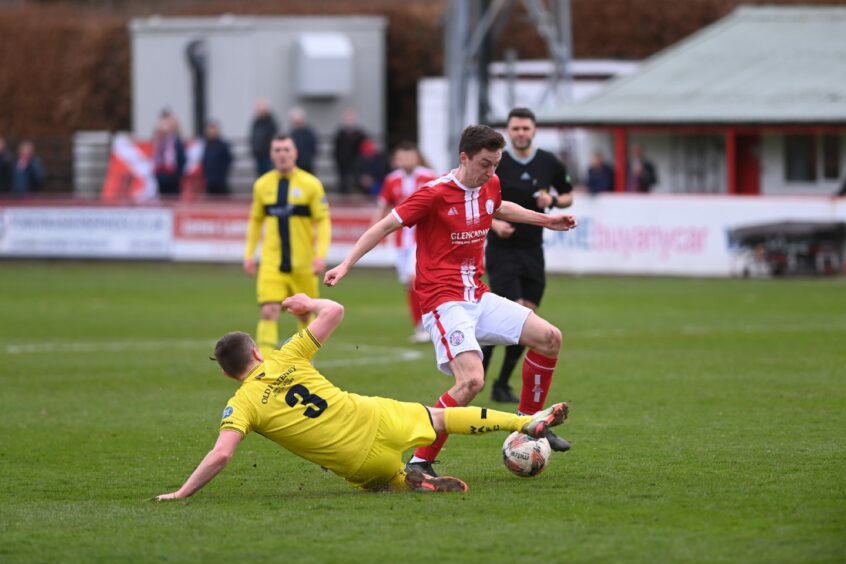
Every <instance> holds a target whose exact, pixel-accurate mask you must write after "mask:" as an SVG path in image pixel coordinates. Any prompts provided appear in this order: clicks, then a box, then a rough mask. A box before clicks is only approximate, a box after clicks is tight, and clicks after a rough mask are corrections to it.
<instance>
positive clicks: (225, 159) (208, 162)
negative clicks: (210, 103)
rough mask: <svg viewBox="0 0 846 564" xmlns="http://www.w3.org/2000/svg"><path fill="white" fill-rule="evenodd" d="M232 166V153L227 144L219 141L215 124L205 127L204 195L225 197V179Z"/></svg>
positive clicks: (212, 122)
mask: <svg viewBox="0 0 846 564" xmlns="http://www.w3.org/2000/svg"><path fill="white" fill-rule="evenodd" d="M230 165H232V151H231V150H230V148H229V143H227V142H226V141H224V140H223V139H221V137H220V127H219V126H218V124H217V122H214V121H210V122H209V123H208V124H207V125H206V137H205V146H204V148H203V177H204V178H205V180H206V193H207V194H215V195H218V196H225V195H226V194H228V193H229V186H228V185H227V177H228V176H229V167H230Z"/></svg>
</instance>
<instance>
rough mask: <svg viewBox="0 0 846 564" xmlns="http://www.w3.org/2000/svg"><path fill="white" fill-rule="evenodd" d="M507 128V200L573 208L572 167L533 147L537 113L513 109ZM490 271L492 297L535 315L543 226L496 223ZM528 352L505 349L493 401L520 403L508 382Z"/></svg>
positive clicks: (503, 171) (541, 282) (502, 177)
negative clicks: (521, 305)
mask: <svg viewBox="0 0 846 564" xmlns="http://www.w3.org/2000/svg"><path fill="white" fill-rule="evenodd" d="M506 128H507V133H508V139H509V141H510V146H509V147H508V148H507V149H506V150H505V152H504V153H503V155H502V160H501V161H500V163H499V166H498V167H497V169H496V174H497V176H499V181H500V183H501V184H502V199H503V200H508V201H509V202H514V203H516V204H519V205H521V206H523V207H524V208H526V209H529V210H535V211H538V212H541V213H543V212H544V211H546V210H547V209H549V208H566V207H569V206H570V205H571V204H572V203H573V193H572V191H573V187H572V185H571V184H570V175H569V174H568V173H567V168H566V167H565V166H564V164H563V163H562V162H561V161H560V160H558V158H556V157H555V156H554V155H553V154H552V153H550V152H549V151H544V150H543V149H537V148H535V147H533V146H532V141H533V140H534V137H535V131H536V129H535V114H534V113H532V111H531V110H529V109H528V108H514V109H513V110H511V112H509V114H508V122H507V123H506ZM485 270H486V271H487V273H488V281H489V285H490V288H491V291H492V292H493V293H495V294H499V295H500V296H503V297H505V298H508V299H509V300H513V301H515V302H518V303H521V304H523V305H524V306H526V307H528V308H529V309H531V310H532V311H535V310H536V309H537V308H538V306H539V305H540V302H541V298H542V297H543V291H544V288H545V287H546V272H545V266H544V259H543V227H539V226H536V225H526V224H524V223H517V224H511V223H508V222H507V221H502V220H499V219H494V220H493V225H492V226H491V230H490V232H489V233H488V244H487V247H486V248H485ZM524 348H525V347H523V346H522V345H510V346H508V347H506V348H505V358H504V359H503V362H502V369H501V370H500V372H499V377H498V378H497V379H496V382H495V383H494V385H493V388H492V390H491V399H492V400H494V401H498V402H507V403H518V402H519V401H520V400H519V398H518V397H516V396H515V395H514V393H513V392H512V390H511V387H510V386H509V385H508V379H509V378H510V377H511V372H513V371H514V367H515V366H516V365H517V362H519V360H520V357H521V356H522V355H523V350H524ZM493 349H494V347H493V345H488V346H484V347H482V354H483V355H484V356H483V365H484V367H485V372H486V373H487V369H488V364H489V363H490V360H491V355H492V353H493ZM524 388H525V386H524ZM529 390H531V388H529Z"/></svg>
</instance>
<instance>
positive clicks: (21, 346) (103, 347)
mask: <svg viewBox="0 0 846 564" xmlns="http://www.w3.org/2000/svg"><path fill="white" fill-rule="evenodd" d="M201 347H202V348H206V349H208V350H211V348H212V347H214V341H210V340H205V339H162V340H132V339H130V340H126V341H78V342H64V343H62V342H53V343H50V342H46V343H15V344H8V345H5V353H6V354H8V355H18V354H42V353H92V352H93V353H96V352H128V351H155V350H162V349H169V350H172V349H199V348H201ZM335 348H339V349H344V350H349V351H359V352H363V353H365V354H363V355H361V356H358V357H353V358H349V357H347V358H339V359H330V360H324V361H320V360H319V359H317V362H316V363H315V364H316V365H317V366H319V367H334V366H359V365H365V364H368V365H372V364H389V363H392V362H413V361H416V360H420V359H421V358H423V356H424V354H423V353H422V352H421V351H419V350H416V349H404V348H396V347H389V346H375V345H356V344H352V343H335ZM374 353H376V354H374Z"/></svg>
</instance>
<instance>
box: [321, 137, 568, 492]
mask: <svg viewBox="0 0 846 564" xmlns="http://www.w3.org/2000/svg"><path fill="white" fill-rule="evenodd" d="M504 147H505V140H504V139H503V137H502V135H500V134H499V133H497V132H496V131H494V130H493V129H491V128H490V127H488V126H485V125H472V126H469V127H467V128H465V129H464V132H463V133H462V135H461V140H460V142H459V145H458V151H459V163H460V164H459V166H458V168H457V169H455V170H453V171H452V172H450V173H449V174H447V175H446V176H443V177H441V178H438V179H437V180H434V181H432V182H430V183H429V184H427V185H426V186H424V187H423V188H421V189H420V190H418V191H417V192H415V193H414V194H412V195H411V196H410V197H409V198H408V199H406V200H405V201H404V202H402V203H401V204H400V205H399V206H397V207H396V208H395V209H394V210H393V211H392V212H391V214H390V215H387V216H385V217H384V218H383V219H382V220H381V221H379V222H378V223H376V224H375V225H373V226H372V227H370V228H369V229H368V230H367V231H366V232H365V233H364V234H363V235H362V236H361V237H360V238H359V240H358V241H357V242H356V244H355V245H354V246H353V249H352V251H351V252H350V255H349V256H348V257H347V258H346V259H344V261H343V262H341V264H339V265H338V266H336V267H335V268H333V269H331V270H330V271H328V272H327V273H326V276H325V277H324V283H325V284H326V285H327V286H334V285H335V284H337V283H338V282H340V280H341V279H342V278H343V277H344V276H346V275H347V273H348V272H349V270H350V268H352V266H353V265H354V264H355V263H356V262H358V260H359V259H361V257H362V256H364V255H365V254H366V253H368V252H369V251H370V250H371V249H373V248H374V247H375V246H376V245H377V244H379V242H380V241H381V240H382V239H383V238H384V237H386V236H387V235H389V234H390V233H393V232H394V231H396V230H398V229H399V228H400V227H410V226H413V225H416V226H417V236H418V238H417V240H418V245H417V277H416V278H415V282H414V289H415V291H416V292H417V293H418V296H419V299H420V306H421V308H422V310H423V312H425V314H424V316H423V324H424V326H425V327H426V329H427V330H428V331H429V334H430V336H431V338H432V342H433V343H434V344H435V352H436V355H437V363H438V368H439V369H440V370H441V371H442V372H444V373H446V374H451V375H453V376H454V377H455V385H454V386H453V387H451V388H450V389H449V390H448V391H447V392H445V393H444V394H443V395H442V396H441V397H440V398H439V399H438V401H437V403H436V404H435V406H436V407H451V406H457V405H462V406H463V405H467V404H468V403H469V402H470V401H471V400H472V399H473V398H474V397H475V396H476V394H478V393H479V391H481V389H482V388H483V387H484V384H485V382H484V378H485V374H484V369H483V367H482V353H481V347H480V343H482V344H497V345H513V344H517V343H519V344H521V345H525V346H527V347H528V348H529V349H530V350H529V353H528V354H527V355H526V357H525V359H524V361H523V393H522V394H521V398H520V407H519V410H520V412H521V413H524V414H533V413H536V412H537V411H540V410H541V409H542V408H543V404H544V402H545V401H546V396H547V393H548V392H549V388H550V385H551V383H552V373H553V371H554V369H555V364H556V362H557V360H558V353H559V350H560V349H561V331H560V330H559V329H558V328H557V327H555V326H554V325H552V324H551V323H549V322H548V321H546V320H544V319H542V318H541V317H539V316H538V315H537V314H536V313H534V312H532V311H531V310H530V309H529V308H527V307H525V306H523V305H520V304H518V303H516V302H512V301H510V300H507V299H505V298H503V297H500V296H497V295H496V294H493V293H491V292H489V291H488V288H487V286H485V284H484V283H483V282H482V274H483V273H484V245H485V237H486V236H487V234H488V231H489V230H490V228H491V222H492V221H493V219H494V218H496V219H502V220H505V221H509V222H513V223H528V224H530V225H540V226H542V227H546V228H548V229H553V230H556V231H567V230H569V229H572V228H574V227H575V226H576V218H575V217H574V216H572V215H546V214H543V213H539V212H534V211H530V210H527V209H525V208H523V207H521V206H519V205H517V204H515V203H513V202H508V201H503V200H502V195H501V193H500V186H499V179H498V178H497V177H496V175H495V174H494V173H495V171H496V167H497V165H498V164H499V161H500V159H501V158H502V149H503V148H504ZM446 438H447V436H446V434H439V435H438V439H437V440H436V441H435V442H434V443H432V445H431V446H428V447H422V448H418V449H417V450H416V451H415V453H414V457H412V459H411V461H409V463H408V467H410V468H413V469H416V470H422V471H423V472H425V473H427V474H429V475H433V476H434V475H436V474H435V472H434V471H433V469H432V462H433V461H434V460H435V459H436V458H437V455H438V453H439V452H440V450H441V448H442V447H443V444H444V442H445V441H446ZM547 438H548V439H549V441H550V446H552V448H553V449H555V450H567V449H569V448H570V445H569V443H567V441H566V440H564V439H561V438H560V437H557V436H555V435H554V434H552V433H549V434H548V435H547Z"/></svg>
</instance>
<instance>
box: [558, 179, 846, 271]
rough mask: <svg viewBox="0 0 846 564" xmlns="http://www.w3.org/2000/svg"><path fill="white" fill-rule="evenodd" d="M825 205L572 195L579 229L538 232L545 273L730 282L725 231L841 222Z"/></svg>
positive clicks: (839, 205) (825, 201) (840, 209)
mask: <svg viewBox="0 0 846 564" xmlns="http://www.w3.org/2000/svg"><path fill="white" fill-rule="evenodd" d="M844 204H846V202H844V201H843V200H835V199H831V198H798V197H797V198H789V197H784V198H781V197H766V198H763V197H754V196H753V197H742V196H734V197H732V196H661V195H655V194H653V195H645V196H641V195H627V194H619V195H618V194H611V195H602V196H598V197H593V198H592V197H589V196H586V195H578V196H577V197H576V200H575V203H574V205H573V206H572V208H570V209H568V210H566V213H572V214H574V215H576V217H577V218H578V221H579V226H578V227H577V228H576V229H574V230H572V231H570V232H552V231H545V232H544V252H545V257H546V267H547V270H548V271H551V272H570V273H579V274H583V273H584V274H587V273H616V274H659V275H680V276H730V275H732V274H733V272H732V268H733V260H734V251H735V250H734V249H732V248H731V245H730V240H729V233H730V231H731V230H732V229H735V228H740V227H750V226H753V225H758V224H765V223H776V222H783V221H819V222H831V221H846V205H844Z"/></svg>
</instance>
